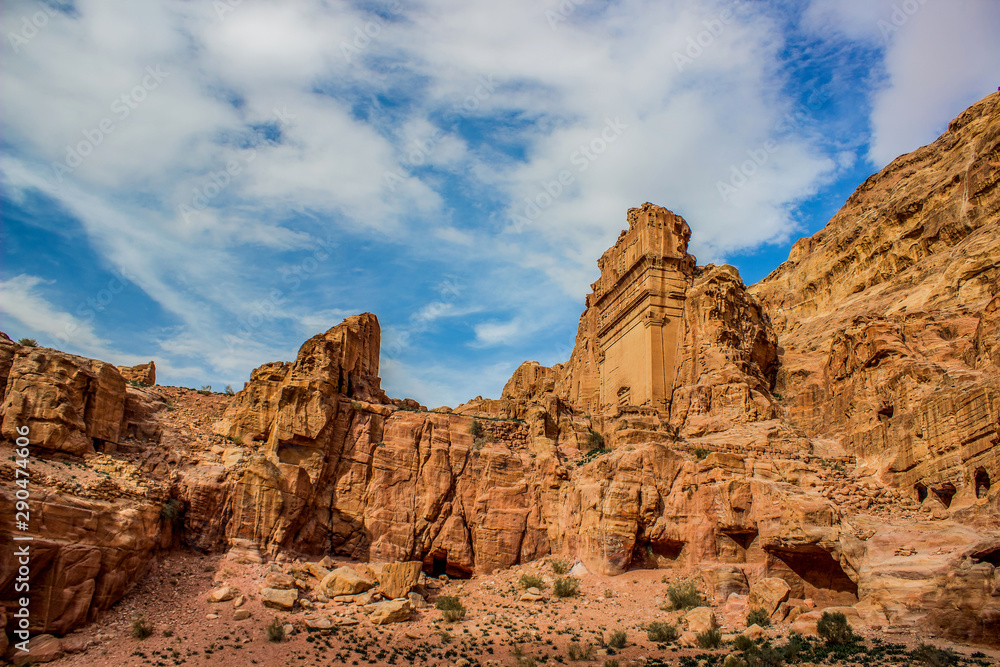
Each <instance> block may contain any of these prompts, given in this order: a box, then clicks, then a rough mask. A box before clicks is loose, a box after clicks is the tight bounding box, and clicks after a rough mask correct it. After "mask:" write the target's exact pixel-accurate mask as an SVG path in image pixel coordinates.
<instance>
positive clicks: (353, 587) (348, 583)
mask: <svg viewBox="0 0 1000 667" xmlns="http://www.w3.org/2000/svg"><path fill="white" fill-rule="evenodd" d="M372 586H374V583H373V582H372V581H371V580H370V579H368V578H367V577H363V576H361V575H360V574H358V572H357V570H355V569H354V568H351V567H347V566H346V565H345V566H342V567H338V568H337V569H336V570H333V571H332V572H330V574H328V575H326V576H325V577H323V580H322V581H321V582H320V584H319V588H320V591H322V592H323V594H324V595H326V596H327V597H331V598H332V597H336V596H338V595H357V594H358V593H363V592H364V591H367V590H368V589H370V588H371V587H372Z"/></svg>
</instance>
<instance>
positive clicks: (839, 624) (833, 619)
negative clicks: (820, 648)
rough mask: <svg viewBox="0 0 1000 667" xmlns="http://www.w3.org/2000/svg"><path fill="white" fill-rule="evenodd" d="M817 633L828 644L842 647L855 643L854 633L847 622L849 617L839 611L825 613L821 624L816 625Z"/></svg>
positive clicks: (820, 620) (821, 618) (820, 621)
mask: <svg viewBox="0 0 1000 667" xmlns="http://www.w3.org/2000/svg"><path fill="white" fill-rule="evenodd" d="M816 631H817V632H818V633H819V636H820V637H821V638H823V639H825V640H826V643H827V644H831V645H832V644H839V645H841V646H842V645H845V644H850V643H852V642H853V641H854V632H853V631H852V630H851V626H850V624H849V623H848V622H847V617H846V616H844V615H843V614H842V613H840V612H839V611H837V612H833V613H832V614H831V613H830V612H828V611H824V612H823V615H822V616H821V617H820V619H819V622H817V623H816Z"/></svg>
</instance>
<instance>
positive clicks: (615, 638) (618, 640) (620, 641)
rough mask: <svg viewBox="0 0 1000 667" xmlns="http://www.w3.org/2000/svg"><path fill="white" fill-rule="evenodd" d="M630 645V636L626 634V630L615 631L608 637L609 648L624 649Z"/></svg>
mask: <svg viewBox="0 0 1000 667" xmlns="http://www.w3.org/2000/svg"><path fill="white" fill-rule="evenodd" d="M627 643H628V635H626V634H625V631H624V630H615V631H614V632H612V633H611V636H610V637H608V646H610V647H611V648H618V649H622V648H625V645H626V644H627Z"/></svg>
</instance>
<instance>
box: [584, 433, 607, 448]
mask: <svg viewBox="0 0 1000 667" xmlns="http://www.w3.org/2000/svg"><path fill="white" fill-rule="evenodd" d="M595 449H604V436H603V435H601V434H600V433H598V432H597V431H595V430H594V429H590V433H588V434H587V451H588V452H591V451H594V450H595Z"/></svg>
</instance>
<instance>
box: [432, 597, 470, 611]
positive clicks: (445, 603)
mask: <svg viewBox="0 0 1000 667" xmlns="http://www.w3.org/2000/svg"><path fill="white" fill-rule="evenodd" d="M434 606H435V607H437V608H438V609H440V610H441V611H447V610H449V609H465V607H464V606H462V601H461V600H459V599H458V598H457V597H455V596H454V595H442V596H441V597H439V598H438V599H437V601H436V602H435V603H434Z"/></svg>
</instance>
